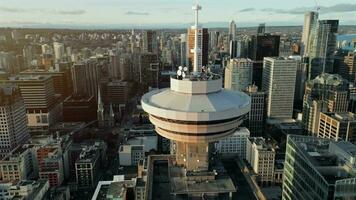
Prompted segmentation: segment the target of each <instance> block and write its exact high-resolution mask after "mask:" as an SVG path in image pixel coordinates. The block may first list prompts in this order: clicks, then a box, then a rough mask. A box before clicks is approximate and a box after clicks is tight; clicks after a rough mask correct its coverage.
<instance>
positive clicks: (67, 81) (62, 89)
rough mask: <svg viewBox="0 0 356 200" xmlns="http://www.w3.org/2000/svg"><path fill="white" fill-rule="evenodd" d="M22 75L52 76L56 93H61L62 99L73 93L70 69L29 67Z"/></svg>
mask: <svg viewBox="0 0 356 200" xmlns="http://www.w3.org/2000/svg"><path fill="white" fill-rule="evenodd" d="M20 75H33V76H41V75H44V76H47V75H48V76H51V77H52V80H53V87H54V93H55V94H58V95H61V97H62V99H65V98H67V97H68V96H70V95H71V94H72V93H73V85H72V77H71V73H70V70H69V69H65V70H61V71H55V70H41V69H32V70H30V69H29V70H26V71H22V72H21V73H20Z"/></svg>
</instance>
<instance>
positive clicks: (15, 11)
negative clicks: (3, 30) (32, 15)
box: [0, 7, 26, 13]
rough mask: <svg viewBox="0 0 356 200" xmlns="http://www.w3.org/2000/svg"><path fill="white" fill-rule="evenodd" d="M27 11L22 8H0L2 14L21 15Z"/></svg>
mask: <svg viewBox="0 0 356 200" xmlns="http://www.w3.org/2000/svg"><path fill="white" fill-rule="evenodd" d="M25 11H26V10H24V9H20V8H8V7H0V12H9V13H19V12H25Z"/></svg>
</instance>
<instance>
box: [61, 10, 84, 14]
mask: <svg viewBox="0 0 356 200" xmlns="http://www.w3.org/2000/svg"><path fill="white" fill-rule="evenodd" d="M54 12H55V13H56V14H59V15H83V14H85V13H86V10H55V11H54Z"/></svg>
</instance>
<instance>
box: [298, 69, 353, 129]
mask: <svg viewBox="0 0 356 200" xmlns="http://www.w3.org/2000/svg"><path fill="white" fill-rule="evenodd" d="M349 93H350V92H349V83H348V81H347V80H345V79H344V78H342V77H341V76H340V75H337V74H326V73H324V74H321V75H319V76H317V77H316V78H315V79H314V80H310V81H308V82H307V83H306V87H305V94H304V98H303V118H302V121H303V126H304V129H305V130H306V131H307V132H308V133H309V134H312V135H316V134H317V131H318V123H319V116H320V112H332V113H335V112H347V111H348V103H349Z"/></svg>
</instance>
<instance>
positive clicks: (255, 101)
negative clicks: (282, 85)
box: [245, 85, 266, 137]
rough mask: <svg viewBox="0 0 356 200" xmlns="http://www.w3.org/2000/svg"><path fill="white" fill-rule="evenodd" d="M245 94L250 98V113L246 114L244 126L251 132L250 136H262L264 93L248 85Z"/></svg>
mask: <svg viewBox="0 0 356 200" xmlns="http://www.w3.org/2000/svg"><path fill="white" fill-rule="evenodd" d="M245 92H246V94H248V95H249V96H250V98H251V111H250V112H249V114H248V119H247V120H246V121H245V125H246V127H247V128H248V130H249V131H250V132H251V136H253V137H256V136H262V133H263V130H264V123H265V120H266V119H265V104H266V93H265V92H262V91H258V87H257V86H255V85H250V86H249V87H248V88H247V89H246V90H245Z"/></svg>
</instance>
